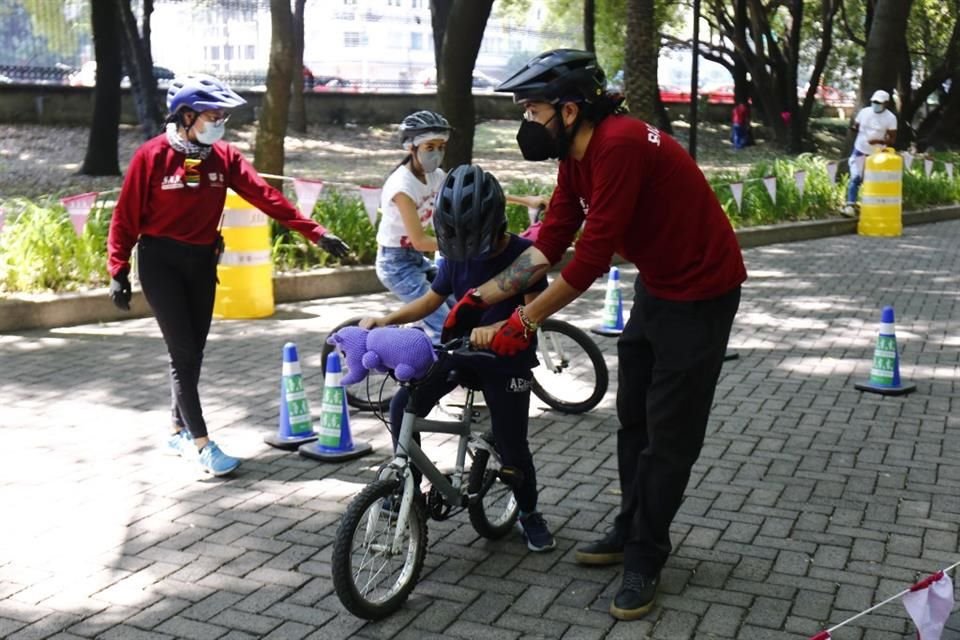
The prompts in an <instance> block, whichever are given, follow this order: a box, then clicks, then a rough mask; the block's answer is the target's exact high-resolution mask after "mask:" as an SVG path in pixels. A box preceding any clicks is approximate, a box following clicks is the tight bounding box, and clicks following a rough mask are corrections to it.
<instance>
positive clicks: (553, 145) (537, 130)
mask: <svg viewBox="0 0 960 640" xmlns="http://www.w3.org/2000/svg"><path fill="white" fill-rule="evenodd" d="M555 117H556V113H554V114H553V116H552V117H551V118H550V120H553V118H555ZM550 120H547V122H548V123H549V122H550ZM517 144H518V145H520V153H522V154H523V159H524V160H531V161H533V162H540V161H541V160H549V159H550V158H559V157H560V150H559V149H558V148H557V147H558V145H557V139H556V138H555V137H554V136H553V134H551V133H550V131H549V130H548V129H547V125H545V124H540V123H539V122H536V121H534V120H524V121H523V122H521V123H520V130H519V131H517Z"/></svg>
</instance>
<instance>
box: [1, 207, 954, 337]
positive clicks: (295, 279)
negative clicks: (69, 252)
mask: <svg viewBox="0 0 960 640" xmlns="http://www.w3.org/2000/svg"><path fill="white" fill-rule="evenodd" d="M956 219H960V205H950V206H944V207H934V208H931V209H922V210H919V211H907V212H904V214H903V224H904V226H911V225H917V224H929V223H933V222H942V221H944V220H956ZM856 227H857V223H856V221H855V220H847V219H836V218H835V219H830V220H814V221H809V222H796V223H790V224H777V225H767V226H761V227H751V228H749V229H741V230H738V231H737V238H738V239H739V241H740V246H741V247H743V248H744V249H749V248H751V247H760V246H764V245H769V244H779V243H783V242H800V241H803V240H814V239H817V238H827V237H832V236H840V235H847V234H852V233H856ZM273 287H274V299H275V301H276V302H277V303H278V304H279V303H284V302H297V301H300V300H314V299H318V298H332V297H336V296H344V295H359V294H364V293H377V292H380V291H383V290H384V289H383V285H381V284H380V281H379V280H378V279H377V274H376V272H375V271H374V268H373V267H372V266H363V267H338V268H336V269H315V270H312V271H309V272H304V273H296V274H289V275H278V276H274V278H273ZM148 315H150V309H149V307H148V306H147V304H146V301H145V300H144V299H143V295H142V294H141V293H140V292H139V291H135V292H134V295H133V301H132V304H131V310H130V311H129V312H124V311H119V310H118V309H116V308H115V307H114V306H113V304H112V303H111V302H110V299H109V298H108V297H107V292H106V289H95V290H92V291H85V292H82V293H63V294H45V295H33V296H13V297H11V298H6V299H3V300H0V333H10V332H13V331H24V330H28V329H50V328H53V327H64V326H70V325H76V324H86V323H91V322H111V321H114V320H126V319H130V318H141V317H145V316H148Z"/></svg>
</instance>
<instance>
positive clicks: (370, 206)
mask: <svg viewBox="0 0 960 640" xmlns="http://www.w3.org/2000/svg"><path fill="white" fill-rule="evenodd" d="M380 192H381V189H380V187H360V199H361V200H363V206H364V208H365V209H366V210H367V217H368V218H370V224H371V225H373V226H374V227H376V226H377V209H378V208H380Z"/></svg>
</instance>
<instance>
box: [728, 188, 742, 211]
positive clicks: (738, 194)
mask: <svg viewBox="0 0 960 640" xmlns="http://www.w3.org/2000/svg"><path fill="white" fill-rule="evenodd" d="M730 191H732V192H733V201H734V202H736V203H737V209H743V183H742V182H733V183H731V184H730Z"/></svg>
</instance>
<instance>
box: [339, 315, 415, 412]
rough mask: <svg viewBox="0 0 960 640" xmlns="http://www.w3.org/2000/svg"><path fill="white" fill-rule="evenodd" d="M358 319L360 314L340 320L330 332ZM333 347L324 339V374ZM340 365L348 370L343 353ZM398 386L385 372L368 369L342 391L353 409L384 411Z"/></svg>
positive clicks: (348, 325) (358, 320) (352, 325)
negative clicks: (360, 378) (356, 381)
mask: <svg viewBox="0 0 960 640" xmlns="http://www.w3.org/2000/svg"><path fill="white" fill-rule="evenodd" d="M360 319H361V318H360V316H356V317H354V318H350V319H349V320H346V321H344V322H341V323H340V324H338V325H337V326H336V327H334V329H333V331H331V332H330V334H331V335H332V334H334V333H336V332H337V331H339V330H340V329H343V328H344V327H355V326H357V325H358V324H360ZM335 348H336V347H334V346H333V345H332V344H328V343H327V341H326V340H324V342H323V352H322V354H321V357H322V359H323V361H322V366H323V374H324V375H326V374H327V356H328V355H330V354H331V353H333V350H334V349H335ZM340 367H341V369H342V370H343V373H344V374H346V373H347V371H348V370H349V369H348V367H347V362H346V359H345V358H344V357H343V354H340ZM399 388H400V387H399V385H398V384H397V381H396V380H394V379H393V378H391V377H390V376H388V375H387V374H385V373H379V372H377V371H370V372H368V373H367V377H366V378H364V379H363V380H361V381H360V382H358V383H356V384H350V385H346V386H345V388H344V391H345V392H346V394H347V404H349V405H350V406H351V407H353V408H354V409H359V410H360V411H380V412H384V411H386V410H387V409H389V408H390V400H391V399H392V398H393V396H394V395H396V393H397V390H398V389H399Z"/></svg>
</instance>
